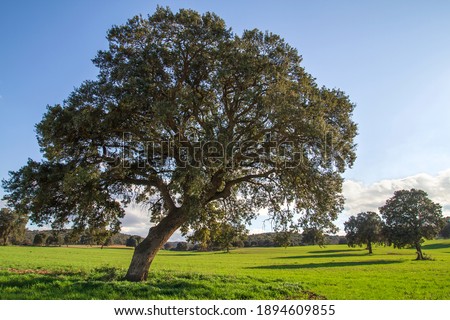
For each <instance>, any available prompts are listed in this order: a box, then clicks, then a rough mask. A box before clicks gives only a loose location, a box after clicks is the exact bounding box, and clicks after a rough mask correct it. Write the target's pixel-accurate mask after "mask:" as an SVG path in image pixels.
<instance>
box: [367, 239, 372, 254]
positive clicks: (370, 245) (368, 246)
mask: <svg viewBox="0 0 450 320" xmlns="http://www.w3.org/2000/svg"><path fill="white" fill-rule="evenodd" d="M367 249H368V250H369V254H372V243H371V242H370V241H369V242H367Z"/></svg>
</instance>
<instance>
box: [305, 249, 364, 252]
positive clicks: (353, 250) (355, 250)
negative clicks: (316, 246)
mask: <svg viewBox="0 0 450 320" xmlns="http://www.w3.org/2000/svg"><path fill="white" fill-rule="evenodd" d="M365 250H366V249H340V250H316V251H308V253H339V252H358V251H365Z"/></svg>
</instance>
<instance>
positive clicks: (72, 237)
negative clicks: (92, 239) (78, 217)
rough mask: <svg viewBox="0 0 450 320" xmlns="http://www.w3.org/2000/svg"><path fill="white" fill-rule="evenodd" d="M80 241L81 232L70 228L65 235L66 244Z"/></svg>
mask: <svg viewBox="0 0 450 320" xmlns="http://www.w3.org/2000/svg"><path fill="white" fill-rule="evenodd" d="M78 242H80V234H79V232H76V230H70V231H69V232H67V233H66V234H65V235H64V245H66V246H69V245H70V244H77V243H78Z"/></svg>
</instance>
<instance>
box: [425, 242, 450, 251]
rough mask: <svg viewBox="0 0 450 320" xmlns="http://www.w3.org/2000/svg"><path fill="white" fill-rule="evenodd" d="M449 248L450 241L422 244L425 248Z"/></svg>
mask: <svg viewBox="0 0 450 320" xmlns="http://www.w3.org/2000/svg"><path fill="white" fill-rule="evenodd" d="M448 248H450V243H433V244H426V245H423V246H422V249H423V250H432V249H448Z"/></svg>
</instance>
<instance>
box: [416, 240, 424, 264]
mask: <svg viewBox="0 0 450 320" xmlns="http://www.w3.org/2000/svg"><path fill="white" fill-rule="evenodd" d="M416 250H417V258H416V260H423V253H422V247H421V246H420V243H416Z"/></svg>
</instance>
